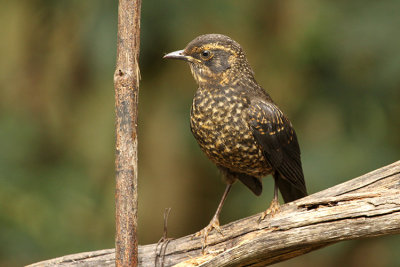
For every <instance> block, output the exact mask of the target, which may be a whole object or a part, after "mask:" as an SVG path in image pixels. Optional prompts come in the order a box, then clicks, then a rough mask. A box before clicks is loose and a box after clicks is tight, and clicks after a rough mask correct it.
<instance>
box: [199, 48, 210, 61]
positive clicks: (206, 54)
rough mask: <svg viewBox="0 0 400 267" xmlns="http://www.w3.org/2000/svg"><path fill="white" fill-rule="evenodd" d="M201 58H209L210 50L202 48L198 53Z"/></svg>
mask: <svg viewBox="0 0 400 267" xmlns="http://www.w3.org/2000/svg"><path fill="white" fill-rule="evenodd" d="M200 56H201V58H202V59H210V58H211V52H210V51H209V50H204V51H203V52H201V54H200Z"/></svg>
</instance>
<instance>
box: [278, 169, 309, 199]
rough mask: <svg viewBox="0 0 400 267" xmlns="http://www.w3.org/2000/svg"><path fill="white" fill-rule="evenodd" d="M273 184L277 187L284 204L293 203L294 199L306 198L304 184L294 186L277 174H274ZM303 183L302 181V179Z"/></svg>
mask: <svg viewBox="0 0 400 267" xmlns="http://www.w3.org/2000/svg"><path fill="white" fill-rule="evenodd" d="M274 179H275V183H276V184H277V185H278V188H279V191H280V192H281V195H282V197H283V200H284V201H285V203H288V202H291V201H295V200H296V199H299V198H302V197H305V196H307V195H308V194H307V189H306V185H305V184H298V185H294V184H293V183H291V182H289V181H288V180H287V179H285V178H283V177H282V176H281V175H280V174H279V172H275V174H274ZM302 180H303V181H304V179H302Z"/></svg>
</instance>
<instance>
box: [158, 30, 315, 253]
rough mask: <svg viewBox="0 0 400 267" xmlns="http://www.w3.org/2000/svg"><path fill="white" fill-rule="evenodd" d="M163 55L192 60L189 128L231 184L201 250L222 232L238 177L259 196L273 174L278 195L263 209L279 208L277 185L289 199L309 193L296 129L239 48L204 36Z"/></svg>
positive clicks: (270, 211) (221, 38) (224, 38)
mask: <svg viewBox="0 0 400 267" xmlns="http://www.w3.org/2000/svg"><path fill="white" fill-rule="evenodd" d="M164 58H171V59H180V60H183V61H186V62H188V63H189V66H190V69H191V71H192V74H193V77H194V79H195V80H196V82H197V84H198V89H197V91H196V93H195V95H194V99H193V104H192V108H191V112H190V126H191V131H192V133H193V135H194V137H195V138H196V140H197V142H198V143H199V145H200V148H201V149H202V150H203V152H204V153H205V154H206V155H207V156H208V158H209V159H210V160H211V161H212V162H214V163H215V164H216V165H217V167H218V169H220V170H221V172H222V174H223V176H224V180H225V181H226V183H227V186H226V189H225V192H224V194H223V196H222V199H221V201H220V203H219V205H218V208H217V211H216V213H215V215H214V217H213V218H212V219H211V221H210V223H209V224H208V226H206V227H205V228H204V229H203V230H201V231H200V232H198V233H197V234H196V235H197V236H203V239H202V242H203V248H204V246H205V245H206V242H207V236H208V234H209V232H210V231H211V230H212V229H213V228H215V229H216V230H218V231H219V232H220V231H221V230H220V227H219V214H220V212H221V209H222V206H223V204H224V201H225V199H226V196H227V194H228V192H229V190H230V189H231V186H232V184H233V183H234V182H235V181H236V180H239V181H241V182H242V183H243V184H244V185H246V186H247V187H248V188H249V189H250V190H251V191H252V192H253V193H254V194H256V195H257V196H258V195H260V194H261V191H262V183H261V178H262V177H264V176H266V175H268V174H272V176H273V178H274V181H275V186H274V198H273V200H272V202H271V205H270V207H269V208H268V209H267V210H266V211H265V212H264V213H263V215H262V216H261V218H260V219H261V220H262V219H264V217H265V216H266V215H267V214H274V213H275V212H277V211H278V210H279V202H278V188H279V191H280V192H281V194H282V197H283V199H284V201H285V203H286V202H290V201H294V200H296V199H299V198H302V197H304V196H306V195H307V190H306V185H305V181H304V176H303V170H302V166H301V160H300V148H299V144H298V141H297V137H296V133H295V131H294V129H293V126H292V124H291V122H290V121H289V119H288V118H287V117H286V116H285V115H284V114H283V112H282V111H281V110H280V109H279V107H278V106H277V105H276V104H275V103H274V102H273V101H272V99H271V97H270V95H269V94H268V93H267V92H266V91H265V90H264V89H263V88H262V87H261V86H260V85H259V84H258V83H257V82H256V80H255V78H254V73H253V70H252V69H251V67H250V65H249V63H248V61H247V58H246V56H245V54H244V52H243V50H242V48H241V46H240V45H239V44H238V43H237V42H235V41H234V40H232V39H231V38H229V37H227V36H225V35H221V34H206V35H201V36H199V37H197V38H195V39H194V40H193V41H191V42H190V43H189V44H188V45H187V46H186V48H185V49H184V50H179V51H175V52H172V53H169V54H166V55H165V56H164Z"/></svg>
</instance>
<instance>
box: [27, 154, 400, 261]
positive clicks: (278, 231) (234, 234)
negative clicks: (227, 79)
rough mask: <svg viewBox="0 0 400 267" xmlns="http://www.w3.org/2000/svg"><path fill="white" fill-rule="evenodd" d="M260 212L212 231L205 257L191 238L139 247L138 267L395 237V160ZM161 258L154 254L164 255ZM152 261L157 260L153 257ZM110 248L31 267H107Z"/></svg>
mask: <svg viewBox="0 0 400 267" xmlns="http://www.w3.org/2000/svg"><path fill="white" fill-rule="evenodd" d="M259 216H260V214H257V215H254V216H251V217H248V218H245V219H241V220H238V221H235V222H232V223H229V224H227V225H225V226H223V227H221V229H222V233H223V236H222V235H220V234H219V233H215V231H213V232H212V233H211V234H210V235H209V237H208V244H209V245H208V247H207V250H206V252H207V253H206V254H205V255H203V254H202V252H201V241H200V239H199V238H194V239H193V240H192V239H191V236H186V237H182V238H179V239H175V240H171V241H169V242H165V243H164V244H162V245H157V244H151V245H145V246H140V247H139V265H140V266H144V267H147V266H154V265H155V262H157V264H158V266H162V265H161V261H162V260H163V262H164V266H173V265H176V264H177V266H202V267H204V266H238V265H241V266H265V265H269V264H273V263H277V262H280V261H283V260H287V259H290V258H293V257H296V256H299V255H302V254H305V253H307V252H310V251H313V250H316V249H319V248H322V247H325V246H327V245H330V244H333V243H336V242H339V241H343V240H350V239H360V238H367V237H374V236H382V235H389V234H398V233H400V161H397V162H395V163H393V164H391V165H388V166H386V167H383V168H380V169H378V170H375V171H373V172H370V173H368V174H365V175H363V176H361V177H358V178H355V179H353V180H350V181H347V182H345V183H343V184H340V185H337V186H334V187H332V188H329V189H326V190H324V191H321V192H318V193H316V194H313V195H310V196H308V197H305V198H303V199H300V200H298V201H295V202H292V203H288V204H286V205H283V206H281V212H280V213H278V214H276V215H275V216H274V217H267V218H265V220H264V221H262V222H261V223H258V222H257V219H258V218H259ZM164 249H165V255H164V257H162V256H159V254H160V251H164ZM156 257H157V259H156ZM113 260H114V250H113V249H107V250H101V251H94V252H86V253H79V254H74V255H69V256H64V257H60V258H57V259H53V260H49V261H44V262H40V263H37V264H33V265H31V266H32V267H33V266H43V265H45V266H57V265H61V264H65V263H68V265H69V266H113V264H114V261H113Z"/></svg>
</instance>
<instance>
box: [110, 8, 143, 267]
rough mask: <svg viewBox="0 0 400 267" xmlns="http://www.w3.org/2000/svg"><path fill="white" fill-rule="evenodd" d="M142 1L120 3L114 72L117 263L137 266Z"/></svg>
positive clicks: (118, 264)
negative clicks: (139, 61) (138, 121)
mask: <svg viewBox="0 0 400 267" xmlns="http://www.w3.org/2000/svg"><path fill="white" fill-rule="evenodd" d="M140 6H141V0H119V6H118V37H117V41H118V42H117V63H116V69H115V73H114V89H115V113H116V124H115V128H116V146H115V179H116V190H115V210H116V212H115V221H116V235H115V247H116V250H115V263H116V265H117V266H137V264H138V241H137V234H136V232H137V207H138V204H137V160H138V158H137V145H138V143H137V117H138V95H139V65H138V60H139V45H140Z"/></svg>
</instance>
